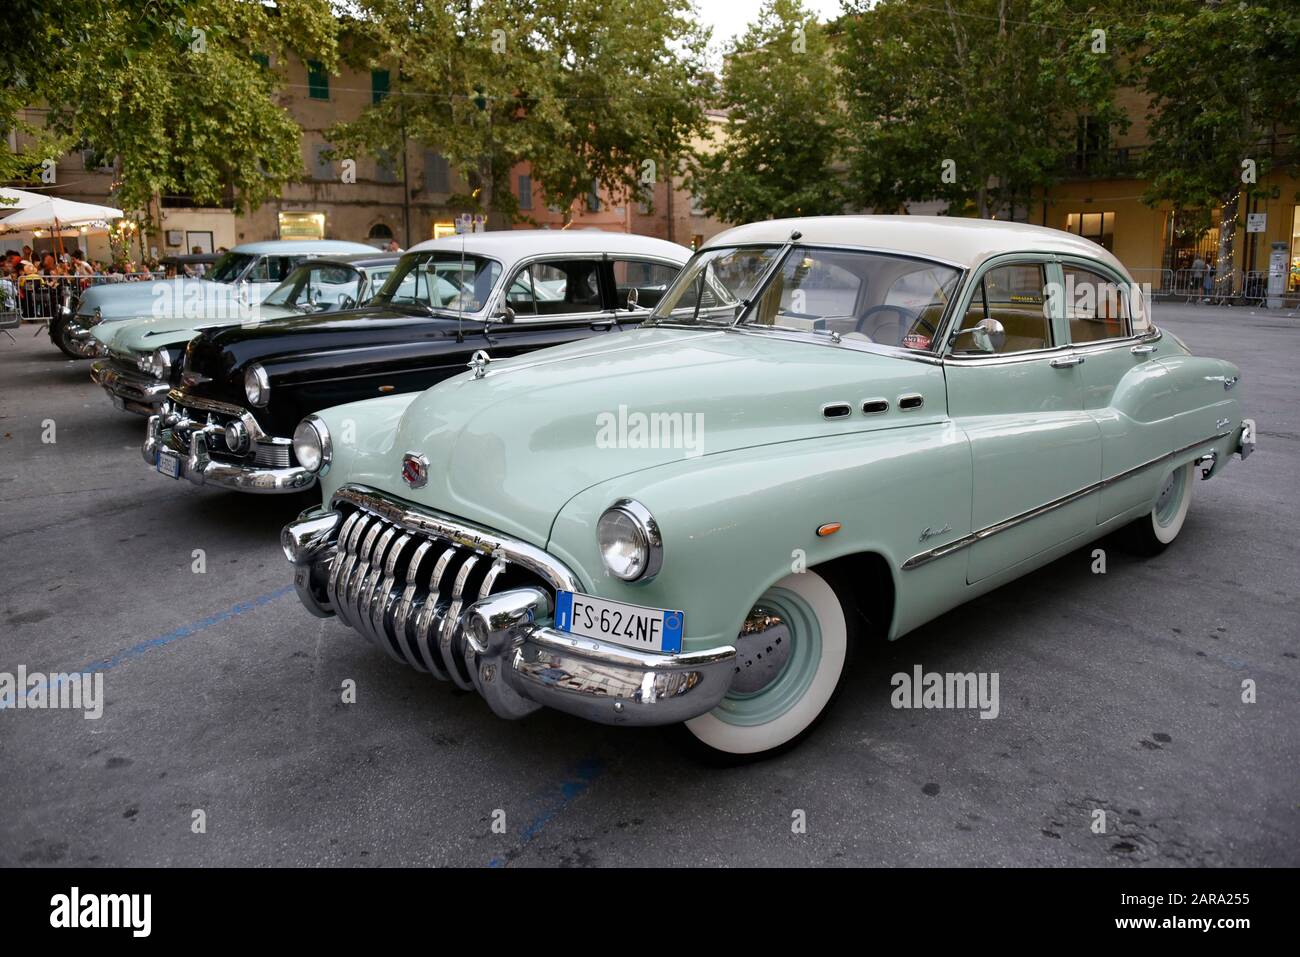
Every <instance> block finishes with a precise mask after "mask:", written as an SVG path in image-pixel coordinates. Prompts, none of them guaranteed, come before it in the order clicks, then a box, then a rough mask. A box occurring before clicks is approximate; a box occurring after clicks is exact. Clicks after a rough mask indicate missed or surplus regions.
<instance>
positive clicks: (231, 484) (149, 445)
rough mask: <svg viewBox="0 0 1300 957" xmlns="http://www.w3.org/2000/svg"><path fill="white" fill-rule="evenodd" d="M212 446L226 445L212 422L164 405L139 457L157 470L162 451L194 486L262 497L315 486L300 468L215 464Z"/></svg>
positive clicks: (312, 474) (152, 419) (151, 421)
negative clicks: (177, 462) (176, 462)
mask: <svg viewBox="0 0 1300 957" xmlns="http://www.w3.org/2000/svg"><path fill="white" fill-rule="evenodd" d="M212 442H225V431H224V429H222V428H221V427H220V426H218V425H216V424H215V423H213V422H207V423H204V422H197V421H195V420H193V419H190V418H187V417H185V416H184V415H183V414H181V413H179V412H176V411H173V410H172V409H171V407H170V405H169V404H168V403H164V404H163V406H162V409H161V411H160V412H159V413H158V414H156V415H151V416H149V424H148V425H147V426H146V427H145V438H144V445H143V446H141V448H140V453H141V455H143V456H144V460H145V462H147V463H148V464H149V465H150V466H152V467H154V468H157V466H158V454H159V452H161V451H167V452H172V453H173V454H175V455H178V456H180V457H181V459H182V460H183V461H182V468H183V469H184V474H185V477H186V478H187V479H189V480H190V481H191V482H193V483H194V484H195V485H216V486H219V487H221V488H228V489H233V490H235V491H237V492H253V493H255V494H261V495H283V494H286V493H289V492H298V491H301V490H302V489H307V488H311V487H312V486H313V485H315V484H316V473H315V472H311V471H308V470H307V469H305V468H303V467H302V466H299V465H295V466H289V467H286V468H264V467H261V466H256V465H234V464H231V463H228V462H218V461H214V460H213V459H212V457H211V456H210V455H209V454H208V448H209V444H210V443H212Z"/></svg>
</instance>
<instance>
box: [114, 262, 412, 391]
mask: <svg viewBox="0 0 1300 957" xmlns="http://www.w3.org/2000/svg"><path fill="white" fill-rule="evenodd" d="M397 262H398V257H397V256H395V255H394V254H392V253H377V252H373V251H372V252H370V253H366V254H360V255H355V254H354V255H345V256H331V257H320V258H313V259H309V260H307V261H306V262H304V263H302V264H300V265H298V266H296V267H294V269H293V271H292V272H291V273H289V277H288V278H287V279H286V280H285V281H284V282H282V283H281V284H280V285H279V286H277V287H276V288H275V289H273V290H272V291H271V293H270V294H269V295H268V296H267V297H266V298H265V299H264V300H262V302H261V303H258V304H257V306H256V308H253V309H249V310H247V311H244V310H236V311H234V312H232V311H231V310H229V309H226V308H220V309H217V310H216V311H215V313H214V314H211V315H205V314H203V313H202V312H199V311H197V310H196V311H195V312H194V313H193V314H186V313H184V312H182V313H180V314H173V315H164V316H158V317H151V318H147V319H129V320H126V321H124V322H105V323H100V324H99V325H96V326H93V327H92V328H91V330H90V332H91V335H92V336H93V337H94V339H95V344H96V353H97V354H99V355H102V356H103V357H104V358H101V359H99V360H97V361H96V362H94V363H92V364H91V367H90V378H91V380H92V381H94V382H95V383H96V384H98V385H101V386H103V387H104V391H105V392H107V393H108V397H109V399H111V400H112V402H113V405H114V406H116V407H117V408H118V409H121V410H123V411H124V412H135V413H138V414H141V415H152V414H153V413H154V412H157V411H158V407H159V406H160V405H161V404H162V402H163V400H164V399H165V398H166V397H167V393H168V391H170V390H171V389H172V388H173V387H174V386H176V385H179V384H180V372H181V359H182V357H183V356H184V354H185V346H186V344H187V343H188V342H189V341H190V340H191V339H193V338H194V337H195V336H196V335H198V333H199V331H200V330H213V329H219V328H228V327H230V326H236V325H238V326H245V327H247V326H251V325H258V324H261V323H265V322H276V321H279V320H282V319H288V318H290V317H299V316H306V315H319V314H321V313H325V312H342V311H345V310H349V309H356V308H357V307H358V306H360V305H364V304H365V303H366V302H368V301H369V300H370V298H371V297H372V296H373V295H374V294H375V293H376V292H378V291H379V289H380V287H381V286H383V284H384V282H385V281H386V280H387V279H388V276H389V275H390V274H391V273H392V271H393V270H394V269H395V268H396V266H397Z"/></svg>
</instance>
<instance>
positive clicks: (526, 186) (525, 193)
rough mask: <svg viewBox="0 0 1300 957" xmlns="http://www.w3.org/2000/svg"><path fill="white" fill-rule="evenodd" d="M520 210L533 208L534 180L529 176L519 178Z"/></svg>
mask: <svg viewBox="0 0 1300 957" xmlns="http://www.w3.org/2000/svg"><path fill="white" fill-rule="evenodd" d="M519 208H520V209H532V208H533V178H532V177H531V176H529V175H527V174H524V175H522V176H520V177H519Z"/></svg>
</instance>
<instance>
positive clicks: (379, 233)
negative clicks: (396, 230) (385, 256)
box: [366, 223, 393, 249]
mask: <svg viewBox="0 0 1300 957" xmlns="http://www.w3.org/2000/svg"><path fill="white" fill-rule="evenodd" d="M366 238H367V239H369V240H370V242H371V244H372V245H375V246H378V247H379V248H380V249H382V248H383V247H385V246H387V245H388V241H389V240H390V239H392V238H393V231H392V229H390V228H389V226H388V224H387V223H375V225H373V226H371V227H370V234H369V235H368V236H367V237H366Z"/></svg>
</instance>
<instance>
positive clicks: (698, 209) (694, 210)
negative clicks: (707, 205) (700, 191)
mask: <svg viewBox="0 0 1300 957" xmlns="http://www.w3.org/2000/svg"><path fill="white" fill-rule="evenodd" d="M691 215H692V216H704V215H705V212H704V200H702V199H700V197H698V196H696V195H695V194H694V193H692V194H691Z"/></svg>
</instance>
